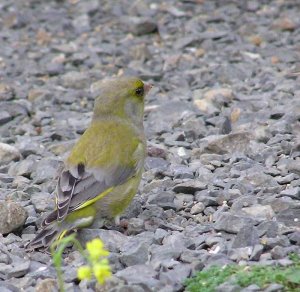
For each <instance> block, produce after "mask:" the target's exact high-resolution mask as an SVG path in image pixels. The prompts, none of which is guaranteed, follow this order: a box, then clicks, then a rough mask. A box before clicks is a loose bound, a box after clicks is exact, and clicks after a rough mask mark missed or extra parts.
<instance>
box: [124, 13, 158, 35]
mask: <svg viewBox="0 0 300 292" xmlns="http://www.w3.org/2000/svg"><path fill="white" fill-rule="evenodd" d="M125 20H126V21H125ZM124 22H125V23H126V24H127V25H128V29H129V31H130V32H132V33H133V34H135V35H137V36H140V35H144V34H149V33H153V32H156V31H157V29H158V28H157V24H156V23H155V22H154V21H153V19H150V18H144V17H143V18H139V17H130V18H126V19H124Z"/></svg>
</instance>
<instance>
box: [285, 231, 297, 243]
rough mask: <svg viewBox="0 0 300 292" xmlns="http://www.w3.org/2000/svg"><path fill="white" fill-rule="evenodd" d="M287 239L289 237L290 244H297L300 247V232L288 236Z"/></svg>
mask: <svg viewBox="0 0 300 292" xmlns="http://www.w3.org/2000/svg"><path fill="white" fill-rule="evenodd" d="M288 237H289V239H290V242H291V243H293V244H297V245H299V246H300V231H295V232H293V233H291V234H289V236H288Z"/></svg>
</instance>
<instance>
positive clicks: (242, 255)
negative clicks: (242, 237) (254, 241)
mask: <svg viewBox="0 0 300 292" xmlns="http://www.w3.org/2000/svg"><path fill="white" fill-rule="evenodd" d="M251 253H252V247H249V246H248V247H240V248H235V249H232V250H230V251H229V253H228V255H229V258H230V259H231V260H233V261H237V262H239V261H241V260H248V259H249V257H250V255H251Z"/></svg>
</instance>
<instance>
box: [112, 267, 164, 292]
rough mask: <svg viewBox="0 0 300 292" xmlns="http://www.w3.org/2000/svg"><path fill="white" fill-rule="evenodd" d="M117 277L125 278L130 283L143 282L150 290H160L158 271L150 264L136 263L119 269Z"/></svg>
mask: <svg viewBox="0 0 300 292" xmlns="http://www.w3.org/2000/svg"><path fill="white" fill-rule="evenodd" d="M115 276H116V277H118V278H121V279H124V280H125V281H126V282H127V283H129V284H131V285H132V284H142V285H143V286H145V287H147V289H148V290H149V291H153V290H154V291H158V289H157V288H158V287H159V281H158V280H157V272H156V271H155V270H154V269H153V268H152V267H151V266H148V265H135V266H131V267H128V268H126V269H123V270H121V271H118V272H117V273H116V274H115Z"/></svg>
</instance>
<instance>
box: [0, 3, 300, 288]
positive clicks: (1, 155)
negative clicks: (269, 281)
mask: <svg viewBox="0 0 300 292" xmlns="http://www.w3.org/2000/svg"><path fill="white" fill-rule="evenodd" d="M299 13H300V3H299V1H294V0H285V1H283V0H274V1H271V0H269V1H267V0H262V1H259V0H253V1H240V0H231V1H229V0H228V1H225V0H224V1H217V0H209V1H208V0H207V1H205V0H185V1H176V0H166V1H155V0H153V1H148V0H145V1H142V0H137V1H131V0H125V1H124V0H122V1H109V0H106V1H104V0H101V1H100V0H99V1H97V0H85V1H76V0H69V1H59V0H57V1H41V0H22V1H12V0H1V2H0V105H1V106H0V137H1V143H0V200H1V201H0V233H1V234H3V236H2V235H1V234H0V290H1V291H43V292H44V291H52V290H51V289H52V288H53V287H55V283H56V274H55V270H54V268H53V267H52V266H51V264H50V262H51V258H50V256H49V255H48V254H44V253H41V252H33V253H30V254H28V253H26V252H25V251H24V244H26V243H27V242H28V241H29V240H30V239H32V238H33V237H34V234H35V232H36V230H37V227H38V226H39V224H40V222H41V220H42V218H43V216H45V214H46V213H47V212H48V211H50V210H51V209H52V208H53V207H54V195H53V190H54V188H55V180H54V178H55V176H56V175H57V170H58V169H59V167H60V165H61V161H62V160H63V159H64V157H65V156H66V153H67V151H68V150H69V149H70V148H71V147H72V145H73V144H74V142H75V141H76V139H77V138H78V137H79V136H80V135H81V134H82V133H83V132H84V130H85V128H86V127H87V125H88V123H89V121H90V117H91V110H92V106H93V98H94V96H93V95H94V94H93V90H90V85H91V84H92V83H93V82H94V81H97V80H99V79H103V78H106V77H111V76H114V75H124V74H126V75H137V76H140V77H141V78H143V80H145V81H148V80H149V81H151V82H152V83H154V84H155V86H156V87H155V88H154V89H153V90H152V92H151V94H150V96H149V97H148V99H147V105H146V117H145V128H146V132H147V137H148V141H149V143H148V148H149V149H148V154H149V157H148V158H147V160H146V163H145V173H144V175H143V181H142V184H141V187H140V193H139V195H137V196H136V198H135V199H134V201H133V203H132V204H131V206H130V208H129V209H128V210H127V212H126V213H125V214H124V217H123V218H124V219H126V220H127V222H128V227H127V229H126V230H120V228H118V227H116V226H106V228H103V229H97V228H94V229H93V228H90V229H85V230H83V231H81V232H79V238H80V240H81V241H82V242H85V241H87V240H89V239H92V238H94V237H96V236H100V237H101V238H102V239H103V241H104V242H105V244H106V246H107V248H108V249H109V250H110V252H111V255H110V262H111V265H112V268H113V271H114V277H113V278H112V279H111V281H109V282H108V283H107V285H106V288H105V289H104V288H103V287H101V288H99V287H96V288H95V283H93V282H92V283H85V282H82V283H81V284H79V285H78V282H77V281H76V269H77V267H78V266H80V265H82V262H83V261H82V258H81V256H80V255H79V254H78V252H76V251H72V250H71V251H70V252H69V253H68V254H67V255H66V258H65V265H67V268H66V269H65V281H66V288H67V291H95V289H96V290H97V289H98V290H97V291H114V292H125V291H126V292H142V291H163V292H171V291H182V290H183V285H182V282H183V280H184V279H185V278H187V277H189V276H191V275H193V274H194V273H195V272H196V271H199V270H201V269H203V268H207V267H209V266H211V265H213V264H221V265H223V264H230V263H239V264H245V263H248V264H264V265H276V264H278V265H289V264H290V260H289V259H288V256H287V255H288V253H290V252H298V253H299V252H300V221H299V220H300V77H299V76H300V75H299V74H297V72H300V62H299V61H300V45H299V44H300V18H299ZM92 88H93V87H91V89H92ZM227 288H228V289H229V290H228V291H230V285H229V286H227ZM278 289H279V290H280V288H278ZM278 289H277V290H276V291H279V290H278ZM244 291H246V290H244ZM247 291H250V290H247ZM272 291H275V290H272Z"/></svg>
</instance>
